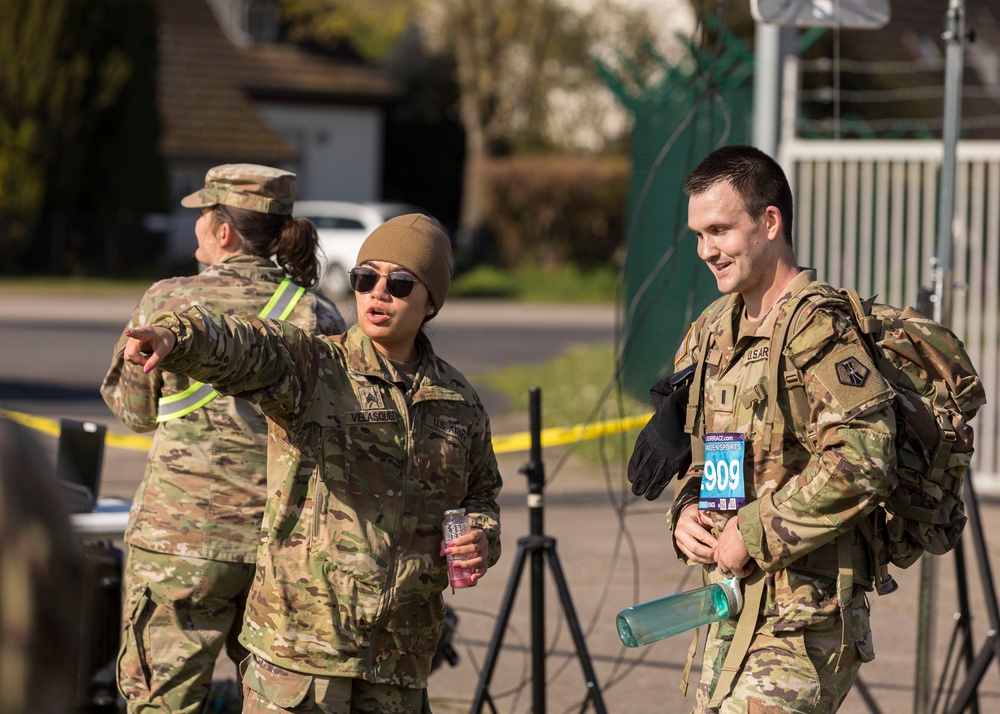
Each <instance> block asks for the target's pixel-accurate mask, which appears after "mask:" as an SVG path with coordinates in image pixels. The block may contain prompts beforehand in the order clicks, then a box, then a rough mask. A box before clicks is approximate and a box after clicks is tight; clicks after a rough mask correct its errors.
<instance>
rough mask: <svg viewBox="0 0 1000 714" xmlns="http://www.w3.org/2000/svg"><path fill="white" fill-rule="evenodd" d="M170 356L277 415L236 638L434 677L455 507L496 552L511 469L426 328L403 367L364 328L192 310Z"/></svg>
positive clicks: (397, 673) (373, 669)
mask: <svg viewBox="0 0 1000 714" xmlns="http://www.w3.org/2000/svg"><path fill="white" fill-rule="evenodd" d="M157 324H160V325H163V326H166V327H169V328H170V329H172V330H173V331H174V332H175V333H177V334H178V341H177V346H176V347H175V348H174V350H173V351H172V352H171V353H170V354H169V355H168V356H167V358H166V359H165V360H164V362H163V365H162V366H163V367H164V369H170V370H177V371H180V372H183V373H186V374H188V375H190V376H192V377H195V378H196V379H199V380H201V381H204V382H208V383H210V384H212V385H214V386H215V387H216V388H217V389H219V391H221V392H223V393H241V392H242V393H246V394H247V396H249V397H250V398H251V399H253V400H254V401H256V402H258V403H259V404H260V405H261V407H262V409H263V411H264V413H265V414H266V415H267V416H268V417H270V418H271V419H272V420H273V421H274V425H275V426H274V428H272V434H271V443H270V448H269V454H268V469H269V470H270V472H271V478H274V479H275V481H276V482H277V484H278V485H277V487H276V489H275V490H273V491H272V492H271V494H270V497H269V499H268V502H267V509H266V512H265V516H264V527H263V529H262V533H261V546H260V550H259V553H258V560H257V576H256V578H255V581H254V585H253V589H252V590H251V593H250V598H249V601H248V603H247V614H246V621H245V625H244V628H243V635H242V640H243V642H244V644H246V645H247V647H248V648H249V649H250V650H252V651H253V652H255V653H257V654H258V655H259V656H261V657H262V658H264V659H265V660H268V661H270V662H272V663H274V664H276V665H278V666H279V667H283V668H285V669H289V670H293V671H296V672H301V673H305V674H315V675H322V676H343V677H352V678H361V679H364V680H366V681H369V682H376V683H386V684H392V685H397V686H406V687H416V688H420V687H425V686H426V683H427V676H428V674H429V672H430V665H431V658H432V656H433V654H434V650H435V648H436V645H437V641H438V637H439V636H440V633H441V629H442V625H443V622H444V601H443V598H442V596H441V593H442V591H443V590H444V589H445V587H447V585H448V576H447V572H446V566H445V560H444V558H443V557H441V556H439V552H440V546H441V521H442V519H443V516H444V512H445V510H447V509H449V508H455V507H464V508H465V509H466V511H467V512H468V514H469V516H470V518H471V519H472V522H473V526H474V527H478V528H482V529H483V530H484V531H485V533H486V535H487V538H488V539H489V558H488V562H489V564H490V565H492V564H494V563H495V562H496V561H497V559H498V558H499V557H500V522H499V517H500V516H499V507H498V506H497V502H496V497H497V494H498V493H499V491H500V487H501V478H500V474H499V471H498V469H497V462H496V456H495V455H494V452H493V445H492V441H491V436H490V427H489V420H488V417H487V414H486V411H485V410H484V408H483V405H482V403H481V402H480V400H479V397H478V395H477V394H476V392H475V391H474V390H473V388H472V387H471V386H469V383H468V382H467V381H466V379H465V377H463V376H462V374H460V373H459V372H458V371H457V370H455V369H454V368H453V367H451V366H450V365H449V364H447V363H446V362H444V361H442V360H440V359H438V358H437V357H436V356H435V354H434V352H433V350H432V348H431V345H430V342H429V341H428V340H427V338H426V337H425V336H424V335H423V334H422V333H420V334H419V335H418V338H417V346H418V349H419V351H420V354H421V360H422V368H423V376H422V378H421V380H420V381H419V383H418V384H417V385H415V386H416V388H415V391H413V393H412V397H408V395H407V394H406V393H405V392H404V390H403V388H402V387H401V386H400V385H401V384H402V383H404V382H405V380H404V379H403V378H402V375H400V374H399V373H398V372H397V371H396V370H395V368H394V367H393V366H392V365H391V363H389V362H388V361H387V360H385V359H383V358H382V357H381V356H379V355H378V353H377V352H376V350H375V347H374V345H373V344H372V342H371V340H370V339H368V338H367V337H366V336H365V335H364V334H363V333H362V332H361V330H360V329H359V328H358V327H357V326H355V327H353V328H351V329H350V330H349V331H348V332H347V333H345V334H344V335H342V336H339V337H336V338H325V337H322V338H318V337H311V336H309V335H307V334H305V333H304V332H302V331H300V330H296V329H294V328H293V327H291V326H289V325H287V324H285V323H278V322H274V321H269V320H260V319H256V318H254V319H247V320H236V319H233V318H224V317H220V316H217V315H210V314H208V313H207V312H205V311H202V310H198V309H192V310H188V311H186V312H184V313H181V314H174V315H166V316H161V317H160V318H159V319H158V320H157Z"/></svg>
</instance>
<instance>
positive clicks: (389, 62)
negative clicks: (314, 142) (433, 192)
mask: <svg viewBox="0 0 1000 714" xmlns="http://www.w3.org/2000/svg"><path fill="white" fill-rule="evenodd" d="M278 2H279V5H280V7H281V10H282V17H283V20H284V22H285V23H286V25H287V31H288V33H289V34H290V36H292V37H294V38H297V39H299V40H303V41H305V40H308V41H312V42H318V43H320V44H321V45H322V44H326V45H327V46H328V47H331V48H332V47H334V46H335V44H336V43H337V42H341V41H347V42H349V43H350V44H351V45H352V46H353V47H354V48H355V49H356V50H357V51H358V53H359V54H361V55H362V56H364V57H365V58H367V59H368V60H370V61H383V60H385V61H386V66H387V67H389V69H390V70H393V69H395V71H396V72H397V76H398V73H399V70H400V69H402V72H403V74H404V75H405V78H406V80H407V82H404V83H403V84H404V85H407V83H409V84H408V86H417V85H418V84H421V82H420V80H419V79H417V78H415V77H414V76H413V69H414V68H417V67H424V68H430V69H432V70H433V71H435V72H437V71H440V69H441V68H443V67H447V68H448V69H449V70H450V71H451V73H452V82H453V83H454V86H455V88H456V91H455V94H454V98H453V101H454V103H455V109H454V113H455V115H456V116H457V117H458V118H459V119H460V121H461V125H462V128H463V129H464V147H463V150H462V152H461V154H462V160H463V162H464V166H463V168H462V182H463V184H462V190H461V205H460V207H459V211H458V213H459V217H458V220H457V224H458V243H459V247H460V248H463V249H468V250H470V251H472V252H477V251H478V247H477V245H478V243H479V242H480V239H481V238H482V237H483V235H484V232H485V231H484V229H486V228H487V225H486V222H485V218H486V217H485V210H486V206H485V203H484V201H485V195H486V192H487V191H488V190H489V189H488V187H487V186H486V184H485V181H486V172H487V171H489V170H490V169H489V168H488V166H487V165H488V164H489V162H490V161H491V160H492V159H494V158H497V157H503V156H508V155H511V154H517V153H525V152H551V151H554V150H556V151H560V150H565V149H564V147H562V146H560V145H559V141H560V140H561V139H563V138H565V137H563V136H556V137H553V135H552V126H551V122H550V119H551V117H552V116H553V112H556V111H558V110H559V109H560V108H561V109H562V110H563V112H564V113H565V105H566V98H567V96H569V95H573V94H574V93H576V95H577V96H582V95H586V94H587V92H588V91H592V90H593V88H594V86H595V85H597V84H599V83H600V80H599V78H598V76H597V74H596V71H595V68H594V65H593V58H592V56H591V50H592V48H593V47H594V46H595V43H596V38H597V37H598V36H599V35H600V34H601V33H602V32H603V30H604V29H605V28H604V25H605V24H607V21H608V18H609V13H616V14H617V15H619V16H621V15H623V14H627V12H628V11H627V10H626V9H625V8H624V4H617V3H613V2H610V1H609V0H600V1H595V2H593V3H582V4H574V3H568V2H565V1H564V0H489V1H488V2H471V1H470V0H278ZM590 5H592V6H593V7H589V6H590ZM636 17H638V16H636ZM632 19H635V18H632ZM408 27H409V28H411V29H412V28H417V29H416V39H415V40H414V39H413V38H412V37H409V38H407V37H406V29H407V28H408ZM631 27H632V29H633V31H634V32H635V33H641V31H642V27H641V26H640V25H639V23H638V21H637V20H636V21H635V22H633V23H632V25H631ZM404 53H408V54H405V56H404ZM435 58H442V59H443V61H434V59H435ZM422 84H423V85H424V86H427V83H426V82H424V83H422ZM437 86H440V85H439V84H438V85H437ZM437 96H441V94H438V95H437ZM415 97H416V95H415V94H411V98H412V99H413V101H414V103H415V102H416V101H417V100H416V99H415ZM560 102H561V103H562V104H563V106H562V107H559V106H556V105H558V104H559V103H560ZM589 118H590V117H582V118H578V121H577V122H575V123H580V122H584V121H586V120H587V119H589ZM565 133H568V132H565Z"/></svg>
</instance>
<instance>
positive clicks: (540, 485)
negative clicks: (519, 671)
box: [471, 387, 607, 714]
mask: <svg viewBox="0 0 1000 714" xmlns="http://www.w3.org/2000/svg"><path fill="white" fill-rule="evenodd" d="M529 395H530V399H529V409H530V411H529V417H530V429H531V460H530V461H529V462H528V463H527V464H525V465H524V466H522V467H521V473H523V474H525V475H527V477H528V516H529V523H530V526H531V535H527V536H525V537H523V538H521V539H520V540H518V541H517V553H516V554H515V556H514V565H513V567H512V569H511V573H510V579H509V580H508V581H507V589H506V591H505V592H504V596H503V602H502V603H501V605H500V615H499V617H498V618H497V624H496V627H495V629H494V630H493V637H492V639H491V640H490V646H489V649H488V650H487V653H486V660H485V662H484V663H483V672H482V675H481V676H480V678H479V684H478V685H477V686H476V697H475V699H474V700H473V702H472V709H471V712H472V714H479V712H481V711H482V707H483V700H484V698H489V694H488V693H487V689H488V688H489V685H490V679H492V677H493V669H494V668H495V667H496V663H497V657H498V656H499V654H500V647H501V645H502V644H503V636H504V631H505V630H506V629H507V621H508V620H509V619H510V613H511V608H512V607H513V605H514V597H515V596H516V594H517V586H518V584H519V583H520V582H521V574H522V572H523V571H524V563H525V557H524V556H525V553H526V552H530V553H531V662H532V667H531V685H532V686H531V689H532V711H533V713H534V714H545V587H544V586H545V583H544V582H543V581H542V571H543V562H542V561H543V560H544V558H545V556H546V555H547V556H548V557H549V567H550V568H551V569H552V576H553V577H554V578H555V581H556V587H557V588H558V590H559V601H560V602H561V603H562V608H563V614H564V615H565V616H566V621H567V622H568V623H569V629H570V632H571V633H572V634H573V642H574V643H575V644H576V654H577V657H578V658H579V659H580V666H581V667H582V668H583V674H584V677H585V678H586V681H587V690H588V691H587V698H586V699H585V700H584V703H583V707H582V708H581V711H584V710H585V709H586V707H587V703H588V702H592V703H593V705H594V709H595V710H596V711H597V712H598V714H606V713H607V709H605V707H604V699H603V698H602V697H601V690H600V687H599V686H598V684H597V676H596V675H595V674H594V667H593V665H592V664H591V661H590V655H589V654H588V653H587V643H586V642H585V641H584V639H583V630H582V629H581V628H580V623H579V622H578V621H577V619H576V611H575V610H574V609H573V601H572V600H571V599H570V596H569V588H568V587H567V585H566V578H565V576H564V575H563V570H562V566H561V565H560V564H559V556H558V555H557V554H556V541H555V539H554V538H550V537H549V536H546V535H543V528H542V523H543V514H544V503H543V500H544V499H543V497H542V491H543V490H544V487H545V466H544V465H543V464H542V440H541V431H542V428H541V421H542V390H541V389H540V388H539V387H532V388H531V389H530V390H529ZM490 707H491V708H492V707H493V705H492V700H491V702H490ZM494 711H496V710H495V709H494Z"/></svg>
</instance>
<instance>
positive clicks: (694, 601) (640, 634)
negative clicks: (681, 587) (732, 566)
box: [615, 576, 743, 647]
mask: <svg viewBox="0 0 1000 714" xmlns="http://www.w3.org/2000/svg"><path fill="white" fill-rule="evenodd" d="M741 609H743V593H741V592H740V579H739V578H737V577H736V576H733V577H731V578H726V579H725V580H721V581H719V582H717V583H712V584H711V585H706V586H705V587H701V588H698V589H697V590H688V591H687V592H683V593H677V594H676V595H670V596H669V597H665V598H660V599H659V600H652V601H650V602H646V603H643V604H641V605H635V606H633V607H627V608H625V609H624V610H622V611H621V612H619V613H618V617H617V618H616V621H615V622H616V624H617V626H618V636H619V637H620V638H621V640H622V643H623V644H624V645H625V646H626V647H639V646H640V645H648V644H649V643H650V642H656V641H658V640H662V639H664V638H666V637H670V636H671V635H676V634H679V633H681V632H686V631H687V630H693V629H694V628H696V627H701V626H702V625H707V624H709V623H711V622H717V621H718V620H724V619H725V618H727V617H732V616H733V615H737V614H739V612H740V610H741Z"/></svg>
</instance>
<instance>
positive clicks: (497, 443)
mask: <svg viewBox="0 0 1000 714" xmlns="http://www.w3.org/2000/svg"><path fill="white" fill-rule="evenodd" d="M0 416H4V417H7V418H8V419H10V420H11V421H15V422H17V423H18V424H23V425H24V426H27V427H30V428H32V429H35V430H37V431H40V432H43V433H45V434H48V435H49V436H59V431H60V426H59V422H58V421H56V420H55V419H45V418H43V417H36V416H31V415H30V414H22V413H21V412H14V411H9V410H7V409H0ZM651 416H653V413H652V412H650V413H648V414H640V415H638V416H631V417H623V418H621V419H609V420H608V421H602V422H597V423H596V424H577V425H576V426H554V427H550V428H548V429H542V432H541V434H540V435H539V439H540V441H541V445H542V448H545V447H549V446H560V445H562V444H573V443H576V442H577V441H586V440H587V439H597V438H599V437H602V436H607V435H609V434H616V433H618V432H620V431H628V430H629V429H638V428H639V427H643V426H645V425H646V422H648V421H649V418H650V417H651ZM104 443H105V444H107V445H108V446H111V447H114V448H117V449H128V450H130V451H149V447H150V446H152V444H153V439H152V437H150V436H143V435H140V434H112V433H108V434H107V435H106V436H105V438H104ZM530 448H531V433H530V432H527V431H523V432H519V433H517V434H507V435H506V436H494V437H493V451H494V452H496V453H498V454H509V453H514V452H517V451H528V450H529V449H530Z"/></svg>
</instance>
